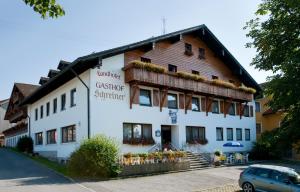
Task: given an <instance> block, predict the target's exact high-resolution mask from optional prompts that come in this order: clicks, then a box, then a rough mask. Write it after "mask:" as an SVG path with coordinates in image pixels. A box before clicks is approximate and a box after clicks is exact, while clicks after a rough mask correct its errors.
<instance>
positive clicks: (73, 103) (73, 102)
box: [70, 88, 76, 107]
mask: <svg viewBox="0 0 300 192" xmlns="http://www.w3.org/2000/svg"><path fill="white" fill-rule="evenodd" d="M70 97H71V107H74V106H76V102H75V97H76V88H74V89H72V90H71V92H70Z"/></svg>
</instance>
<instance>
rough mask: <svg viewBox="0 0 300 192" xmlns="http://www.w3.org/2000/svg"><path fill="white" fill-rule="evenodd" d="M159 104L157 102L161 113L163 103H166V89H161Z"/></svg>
mask: <svg viewBox="0 0 300 192" xmlns="http://www.w3.org/2000/svg"><path fill="white" fill-rule="evenodd" d="M160 94H161V96H160V102H159V106H160V111H162V108H163V106H164V103H165V101H166V98H167V95H168V89H162V90H161V91H160Z"/></svg>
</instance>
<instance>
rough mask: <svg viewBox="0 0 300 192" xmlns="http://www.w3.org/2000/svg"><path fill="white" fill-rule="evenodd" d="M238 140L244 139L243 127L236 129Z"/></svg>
mask: <svg viewBox="0 0 300 192" xmlns="http://www.w3.org/2000/svg"><path fill="white" fill-rule="evenodd" d="M236 140H237V141H242V140H243V135H242V129H241V128H237V129H236Z"/></svg>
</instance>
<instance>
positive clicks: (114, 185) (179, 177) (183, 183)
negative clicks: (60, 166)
mask: <svg viewBox="0 0 300 192" xmlns="http://www.w3.org/2000/svg"><path fill="white" fill-rule="evenodd" d="M244 168H245V166H235V167H222V168H211V169H205V170H197V171H188V172H180V173H172V174H163V175H155V176H147V177H137V178H128V179H120V180H110V181H101V182H85V183H82V184H83V185H85V186H87V187H88V188H91V189H93V190H95V191H99V192H100V191H101V192H102V191H103V192H104V191H107V192H158V191H163V192H182V191H185V192H189V191H191V192H192V191H193V192H194V191H201V192H202V191H203V192H214V191H218V192H219V191H222V192H234V191H240V190H239V189H240V188H239V187H238V178H239V174H240V172H241V171H242V170H243V169H244ZM103 189H105V190H103Z"/></svg>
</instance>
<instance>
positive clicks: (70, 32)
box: [0, 0, 270, 100]
mask: <svg viewBox="0 0 300 192" xmlns="http://www.w3.org/2000/svg"><path fill="white" fill-rule="evenodd" d="M59 3H60V4H61V5H62V6H63V7H64V9H65V11H66V15H65V16H64V17H60V18H58V19H47V20H43V19H41V18H40V16H39V15H38V14H37V13H35V12H34V11H33V10H32V9H31V8H30V7H28V6H26V5H25V4H24V3H23V1H22V0H14V1H12V0H1V1H0V65H1V70H0V100H1V99H5V98H7V97H9V96H10V93H11V89H12V86H13V83H14V82H23V83H32V84H38V81H39V78H40V77H41V76H47V74H48V70H49V69H50V68H52V69H56V67H57V64H58V62H59V60H61V59H63V60H67V61H73V60H75V59H76V58H77V57H80V56H84V55H87V54H90V53H92V52H98V51H101V50H105V49H109V48H113V47H117V46H121V45H124V44H128V43H132V42H135V41H140V40H143V39H147V38H149V37H152V36H158V35H161V34H162V18H163V17H164V18H166V31H167V32H173V31H176V30H180V29H184V28H188V27H192V26H196V25H200V24H206V25H207V26H208V28H209V29H210V30H211V31H212V32H213V33H214V34H215V35H216V36H217V37H218V39H219V40H220V41H221V42H222V43H223V44H224V45H225V46H226V47H227V49H228V50H229V51H230V52H231V53H232V54H233V55H234V56H235V57H236V59H237V60H238V61H239V62H240V63H241V64H242V65H243V66H244V67H245V68H246V70H247V71H248V72H249V73H250V74H251V75H252V76H253V77H254V79H255V80H256V81H257V82H258V83H261V82H264V81H265V79H266V77H267V75H270V73H266V72H264V71H258V70H257V69H254V67H253V66H250V65H249V64H250V62H251V60H252V58H253V57H254V55H255V50H254V49H249V48H245V43H246V42H248V41H249V40H250V39H247V38H246V33H247V31H245V30H243V29H242V28H243V27H244V26H245V23H246V21H248V20H250V19H251V18H254V12H255V10H256V9H257V5H258V4H259V3H260V1H259V0H222V1H220V0H205V1H204V0H185V1H184V0H163V1H162V0H151V1H145V0H126V1H124V0H101V1H99V0H84V1H83V0H71V1H70V0H61V1H59Z"/></svg>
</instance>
